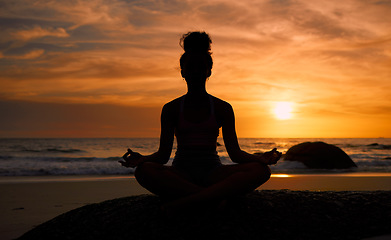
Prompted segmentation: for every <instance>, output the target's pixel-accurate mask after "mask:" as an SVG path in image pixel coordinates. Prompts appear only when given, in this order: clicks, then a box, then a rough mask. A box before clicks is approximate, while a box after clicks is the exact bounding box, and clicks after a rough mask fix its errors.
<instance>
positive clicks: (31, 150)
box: [10, 145, 85, 153]
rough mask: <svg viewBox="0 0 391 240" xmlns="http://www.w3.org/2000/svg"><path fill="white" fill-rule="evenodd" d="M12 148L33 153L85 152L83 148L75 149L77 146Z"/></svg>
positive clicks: (18, 146) (17, 146)
mask: <svg viewBox="0 0 391 240" xmlns="http://www.w3.org/2000/svg"><path fill="white" fill-rule="evenodd" d="M10 149H12V150H14V151H17V152H32V153H47V152H49V153H50V152H53V153H81V152H85V151H83V150H81V149H75V148H65V149H63V148H61V147H58V148H57V147H53V148H44V149H34V148H27V147H25V146H22V145H14V146H11V147H10Z"/></svg>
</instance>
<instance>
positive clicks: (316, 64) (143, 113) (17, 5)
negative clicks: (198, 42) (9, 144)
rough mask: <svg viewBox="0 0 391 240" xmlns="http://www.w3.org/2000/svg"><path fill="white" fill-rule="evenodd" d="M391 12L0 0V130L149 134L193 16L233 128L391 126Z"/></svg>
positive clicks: (360, 2)
mask: <svg viewBox="0 0 391 240" xmlns="http://www.w3.org/2000/svg"><path fill="white" fill-rule="evenodd" d="M390 26H391V2H390V1H385V0H376V1H370V0H369V1H364V0H346V1H336V0H331V1H305V0H297V1H290V0H267V1H266V0H262V1H259V0H252V1H251V0H241V1H222V0H205V1H203V0H201V1H193V0H189V1H179V0H178V1H122V0H121V1H120V0H113V1H98V0H89V1H38V2H35V1H27V0H15V1H3V2H2V3H1V8H0V33H1V34H0V35H1V36H0V111H1V118H0V137H158V136H159V115H160V109H161V106H162V105H163V104H164V103H165V102H167V101H169V100H171V99H173V98H176V97H178V96H180V95H182V94H184V93H185V91H186V86H185V83H184V81H183V80H182V78H181V76H180V71H179V69H178V65H179V63H178V59H179V57H180V55H181V53H182V49H181V48H180V47H179V44H178V43H179V38H180V36H181V34H183V33H186V32H188V31H193V30H204V31H207V32H208V33H209V34H210V35H211V37H212V40H213V44H212V52H213V55H212V56H213V58H214V68H213V73H212V76H211V78H210V80H209V81H208V91H209V93H211V94H212V95H215V96H217V97H220V98H222V99H224V100H226V101H228V102H230V103H231V104H232V106H233V107H234V110H235V114H236V119H237V132H238V135H239V137H293V138H294V137H391V127H390V122H391V121H390V119H391V90H390V89H391V28H390ZM281 101H284V102H289V103H290V104H291V106H292V112H291V116H292V117H291V118H289V119H285V120H280V119H277V118H276V116H275V114H274V113H273V108H274V106H275V105H276V103H278V102H281Z"/></svg>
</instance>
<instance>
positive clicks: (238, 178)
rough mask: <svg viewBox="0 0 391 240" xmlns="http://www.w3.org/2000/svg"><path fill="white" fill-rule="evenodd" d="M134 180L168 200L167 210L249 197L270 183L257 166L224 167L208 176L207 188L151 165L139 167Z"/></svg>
mask: <svg viewBox="0 0 391 240" xmlns="http://www.w3.org/2000/svg"><path fill="white" fill-rule="evenodd" d="M135 177H136V179H137V181H138V182H139V183H140V185H141V186H143V187H144V188H146V189H147V190H149V191H150V192H152V193H154V194H157V195H159V196H161V197H163V198H165V199H167V200H169V202H168V203H167V206H169V207H170V208H176V207H177V208H184V207H187V206H191V205H194V204H207V203H208V202H219V201H222V200H224V199H226V198H229V197H231V196H235V195H242V194H246V193H249V192H251V191H253V190H255V189H256V188H257V187H259V186H260V185H262V184H263V183H265V182H266V181H267V180H269V178H270V168H269V167H268V166H267V165H264V164H262V163H257V162H250V163H243V164H235V165H223V166H221V167H219V168H217V169H215V170H214V171H213V172H212V173H211V174H210V176H209V179H208V182H209V183H210V184H209V185H208V186H207V187H202V186H199V185H196V184H194V183H192V182H191V181H190V179H189V178H188V176H186V174H184V173H183V172H180V171H178V170H176V169H175V168H173V167H171V166H164V165H161V164H158V163H152V162H146V163H143V164H142V165H140V166H138V167H137V168H136V171H135Z"/></svg>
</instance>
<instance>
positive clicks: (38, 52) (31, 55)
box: [0, 49, 45, 60]
mask: <svg viewBox="0 0 391 240" xmlns="http://www.w3.org/2000/svg"><path fill="white" fill-rule="evenodd" d="M44 53H45V50H43V49H36V50H31V51H29V52H28V53H25V54H23V55H6V56H4V55H3V54H2V53H0V59H1V58H9V59H20V60H26V59H35V58H38V57H40V56H42V55H43V54H44Z"/></svg>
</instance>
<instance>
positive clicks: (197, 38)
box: [180, 32, 212, 54]
mask: <svg viewBox="0 0 391 240" xmlns="http://www.w3.org/2000/svg"><path fill="white" fill-rule="evenodd" d="M211 43H212V40H211V39H210V37H209V35H208V34H207V33H206V32H188V33H186V34H184V35H183V36H182V38H181V41H180V45H181V47H182V48H183V50H185V52H189V53H190V52H197V53H208V54H210V44H211Z"/></svg>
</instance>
